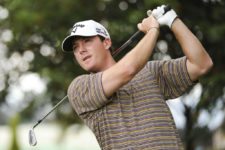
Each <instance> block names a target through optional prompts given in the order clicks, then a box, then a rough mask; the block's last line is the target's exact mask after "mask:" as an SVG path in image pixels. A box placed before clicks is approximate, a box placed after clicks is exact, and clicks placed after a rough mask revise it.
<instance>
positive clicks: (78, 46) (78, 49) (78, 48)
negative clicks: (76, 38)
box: [74, 41, 87, 54]
mask: <svg viewBox="0 0 225 150" xmlns="http://www.w3.org/2000/svg"><path fill="white" fill-rule="evenodd" d="M86 51H87V50H86V48H85V45H84V43H83V42H82V41H80V42H79V43H77V44H76V48H75V49H74V53H78V54H83V53H85V52H86Z"/></svg>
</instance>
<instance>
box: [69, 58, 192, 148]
mask: <svg viewBox="0 0 225 150" xmlns="http://www.w3.org/2000/svg"><path fill="white" fill-rule="evenodd" d="M101 76H102V72H99V73H96V74H89V75H81V76H79V77H77V78H75V79H74V80H73V81H72V83H71V84H70V86H69V89H68V96H69V100H70V103H71V105H72V107H73V108H74V110H75V111H76V113H77V114H78V115H79V117H80V118H81V119H82V120H83V121H84V123H85V124H86V125H87V126H88V127H89V128H90V129H91V130H92V131H93V132H94V134H95V136H96V138H97V141H98V143H99V145H100V147H101V149H103V150H144V149H146V150H150V149H152V150H158V149H160V150H163V149H165V150H178V149H179V150H180V149H183V146H182V142H181V139H180V137H179V135H178V131H177V129H176V127H175V123H174V120H173V117H172V115H171V112H170V110H169V107H168V106H167V104H166V102H165V100H167V99H172V98H176V97H179V96H181V95H182V94H183V93H184V92H185V91H186V90H187V89H188V88H190V87H191V86H192V85H193V82H192V81H191V80H190V77H189V75H188V72H187V68H186V57H182V58H178V59H173V60H169V61H149V62H148V63H147V64H146V66H145V67H144V68H143V69H142V70H141V71H140V72H139V73H138V74H136V76H135V77H134V78H133V79H132V80H131V81H130V82H129V83H127V84H126V85H124V86H122V87H121V88H120V89H119V90H118V91H117V92H116V93H114V94H113V95H112V96H111V97H110V98H107V97H106V96H105V94H104V91H103V87H102V83H101Z"/></svg>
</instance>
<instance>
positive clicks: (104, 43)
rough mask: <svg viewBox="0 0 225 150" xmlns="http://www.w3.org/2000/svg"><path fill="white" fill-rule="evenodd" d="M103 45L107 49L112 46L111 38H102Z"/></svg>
mask: <svg viewBox="0 0 225 150" xmlns="http://www.w3.org/2000/svg"><path fill="white" fill-rule="evenodd" d="M103 45H104V47H105V49H109V48H110V47H111V46H112V41H111V39H104V41H103Z"/></svg>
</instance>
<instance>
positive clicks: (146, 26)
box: [138, 15, 159, 33]
mask: <svg viewBox="0 0 225 150" xmlns="http://www.w3.org/2000/svg"><path fill="white" fill-rule="evenodd" d="M152 28H156V29H159V23H158V21H157V20H156V19H155V18H154V17H153V16H152V15H151V16H149V17H148V18H144V19H143V20H142V22H141V23H139V24H138V29H139V30H140V31H142V32H144V33H147V32H148V31H149V30H150V29H152Z"/></svg>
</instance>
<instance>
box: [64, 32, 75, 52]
mask: <svg viewBox="0 0 225 150" xmlns="http://www.w3.org/2000/svg"><path fill="white" fill-rule="evenodd" d="M74 37H75V35H70V36H67V37H66V38H65V39H64V41H63V43H62V50H63V51H64V52H71V51H73V44H72V42H73V39H74Z"/></svg>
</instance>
